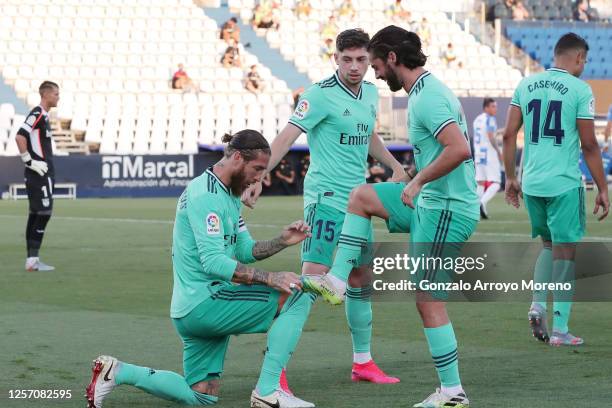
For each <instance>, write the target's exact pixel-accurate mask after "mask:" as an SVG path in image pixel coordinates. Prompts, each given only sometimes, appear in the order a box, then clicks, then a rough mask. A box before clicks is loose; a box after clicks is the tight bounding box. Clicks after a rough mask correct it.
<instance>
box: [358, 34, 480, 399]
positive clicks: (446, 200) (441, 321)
mask: <svg viewBox="0 0 612 408" xmlns="http://www.w3.org/2000/svg"><path fill="white" fill-rule="evenodd" d="M368 51H369V53H370V61H371V63H372V67H373V68H374V71H375V73H376V77H377V78H379V79H383V80H385V81H386V82H387V84H388V86H389V89H391V91H393V92H395V91H398V90H400V89H402V88H403V89H404V90H405V91H406V92H407V93H408V120H409V124H408V135H409V139H410V143H411V144H412V146H413V148H414V157H415V163H416V168H417V171H418V173H417V174H416V176H415V177H414V178H413V179H412V180H411V181H410V182H408V184H406V186H405V187H404V189H403V191H402V192H401V193H400V194H401V201H402V202H403V203H404V204H406V205H407V206H409V207H411V208H413V209H414V210H413V212H412V218H411V223H410V243H411V245H410V248H411V254H412V256H419V255H420V254H421V253H422V251H424V250H427V251H428V255H431V254H432V252H430V251H434V250H445V248H446V247H460V246H461V245H462V244H463V243H464V242H466V241H467V240H468V239H469V238H470V236H471V234H472V233H473V232H474V230H475V228H476V225H477V223H478V220H479V219H480V209H479V202H478V195H477V194H476V181H475V169H474V162H473V160H472V154H471V152H470V146H469V141H468V137H467V127H466V121H465V117H464V115H463V111H462V108H461V104H460V103H459V100H458V99H457V97H456V96H455V95H454V94H453V93H452V91H451V90H450V89H449V88H448V87H446V86H445V85H444V84H443V83H442V82H440V81H439V80H438V79H437V78H436V77H434V76H433V75H432V74H431V73H429V72H427V71H426V70H425V69H424V68H423V66H424V65H425V63H426V61H427V57H426V56H425V55H424V54H423V51H422V48H421V41H420V39H419V37H418V35H416V34H415V33H413V32H409V31H406V30H404V29H403V28H400V27H396V26H388V27H385V28H384V29H382V30H380V31H379V32H378V33H376V34H375V35H374V36H373V37H372V40H371V41H370V45H369V47H368ZM417 197H418V200H417ZM392 200H395V201H397V199H392ZM381 201H383V200H381ZM393 206H395V205H394V204H390V205H389V207H393ZM446 243H449V245H445V244H446ZM433 255H434V256H435V255H436V253H433ZM437 272H439V271H418V272H417V275H416V276H417V278H418V279H427V280H429V281H438V280H439V279H441V278H442V277H441V276H438V274H437ZM439 275H442V274H439ZM417 309H418V311H419V314H420V315H421V318H422V320H423V326H424V331H425V337H426V339H427V343H428V344H429V350H430V352H431V355H432V358H433V360H434V364H435V367H436V371H437V373H438V378H439V380H440V384H441V387H440V388H439V389H436V392H434V393H433V394H431V395H430V396H428V397H427V398H426V399H425V400H424V401H423V402H421V403H418V404H415V405H414V406H415V407H426V408H438V407H455V408H465V407H468V406H469V400H468V398H467V396H466V394H465V391H464V390H463V387H462V385H461V380H460V377H459V364H458V354H457V340H456V338H455V333H454V330H453V326H452V324H451V323H450V320H449V318H448V315H447V312H446V304H445V302H444V294H439V293H429V292H421V291H418V292H417Z"/></svg>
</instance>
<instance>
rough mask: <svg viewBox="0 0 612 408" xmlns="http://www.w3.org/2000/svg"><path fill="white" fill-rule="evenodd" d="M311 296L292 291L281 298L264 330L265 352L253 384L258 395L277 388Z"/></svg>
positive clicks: (268, 393) (303, 322) (304, 318)
mask: <svg viewBox="0 0 612 408" xmlns="http://www.w3.org/2000/svg"><path fill="white" fill-rule="evenodd" d="M315 299H316V297H315V296H314V295H313V294H311V293H306V292H302V291H295V292H294V293H293V294H292V295H291V296H289V298H288V299H287V300H286V301H285V305H284V306H283V309H282V310H281V312H280V315H279V316H278V317H277V318H276V321H275V322H274V323H273V324H272V327H271V328H270V330H269V331H268V344H267V349H266V355H265V357H264V361H263V366H262V367H261V373H260V374H259V380H258V381H257V386H256V387H257V391H258V392H259V394H260V395H270V394H272V393H273V392H274V391H276V390H277V389H279V388H280V385H279V380H280V375H281V371H282V370H283V367H285V366H286V365H287V362H288V361H289V358H290V357H291V354H293V350H295V347H296V346H297V343H298V340H299V339H300V336H301V335H302V328H303V327H304V324H305V323H306V319H307V318H308V314H309V313H310V308H311V306H312V303H313V302H314V300H315Z"/></svg>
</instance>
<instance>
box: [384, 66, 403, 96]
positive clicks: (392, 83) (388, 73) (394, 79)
mask: <svg viewBox="0 0 612 408" xmlns="http://www.w3.org/2000/svg"><path fill="white" fill-rule="evenodd" d="M385 82H387V85H388V86H389V89H390V90H391V92H395V91H399V90H400V89H402V86H403V85H402V81H400V79H399V77H398V76H397V75H396V74H395V72H393V70H392V69H391V66H390V65H389V64H388V63H387V66H386V67H385Z"/></svg>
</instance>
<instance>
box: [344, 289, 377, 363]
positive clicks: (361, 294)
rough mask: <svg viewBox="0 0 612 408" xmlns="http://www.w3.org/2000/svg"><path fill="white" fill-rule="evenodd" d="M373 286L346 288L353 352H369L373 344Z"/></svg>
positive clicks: (347, 314)
mask: <svg viewBox="0 0 612 408" xmlns="http://www.w3.org/2000/svg"><path fill="white" fill-rule="evenodd" d="M371 296H372V286H370V285H368V286H366V287H363V288H352V287H350V286H347V288H346V301H345V310H346V320H347V322H348V326H349V329H350V330H351V339H352V340H353V353H369V352H370V346H371V344H372V302H371V300H370V298H371Z"/></svg>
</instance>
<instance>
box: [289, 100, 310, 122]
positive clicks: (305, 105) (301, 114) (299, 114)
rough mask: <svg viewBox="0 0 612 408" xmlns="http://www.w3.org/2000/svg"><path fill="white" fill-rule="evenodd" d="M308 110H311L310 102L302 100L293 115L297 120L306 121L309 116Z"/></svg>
mask: <svg viewBox="0 0 612 408" xmlns="http://www.w3.org/2000/svg"><path fill="white" fill-rule="evenodd" d="M308 109H310V102H308V101H307V100H306V99H302V100H301V101H300V103H299V104H298V106H297V107H296V108H295V112H293V115H294V116H295V117H296V118H299V119H304V118H305V117H306V115H307V114H308Z"/></svg>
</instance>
